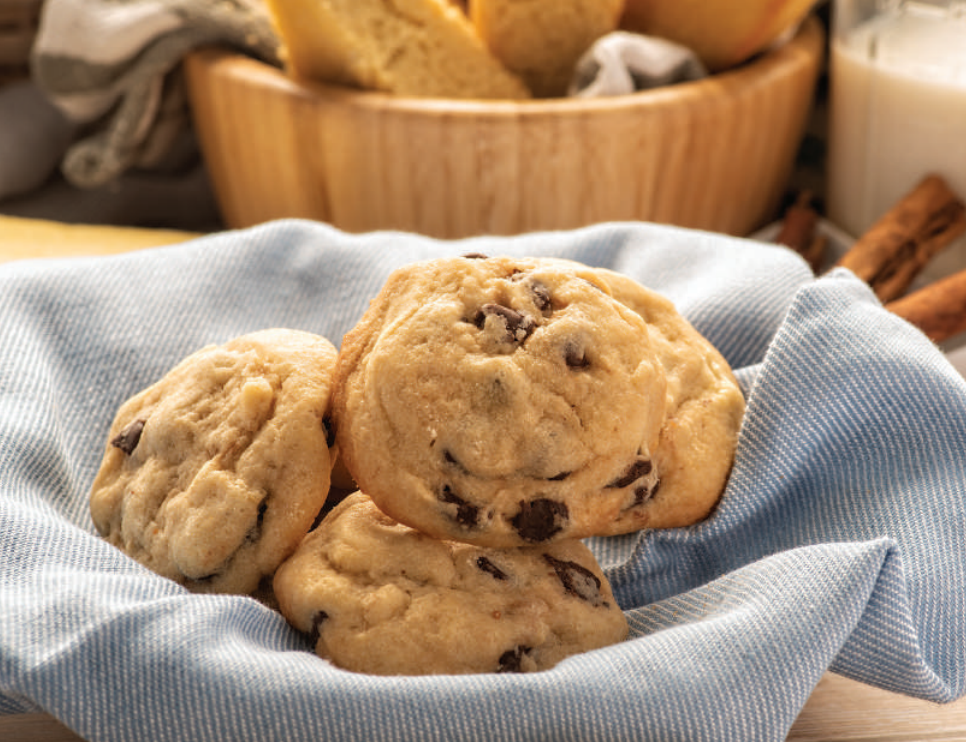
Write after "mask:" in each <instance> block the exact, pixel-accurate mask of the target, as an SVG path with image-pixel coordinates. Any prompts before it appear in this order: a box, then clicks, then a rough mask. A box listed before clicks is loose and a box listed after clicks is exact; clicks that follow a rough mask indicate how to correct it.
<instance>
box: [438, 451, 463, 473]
mask: <svg viewBox="0 0 966 742" xmlns="http://www.w3.org/2000/svg"><path fill="white" fill-rule="evenodd" d="M443 461H445V462H446V463H447V464H449V465H450V466H452V467H453V468H455V469H457V470H459V472H460V473H462V474H468V473H469V472H467V470H466V467H465V466H463V464H461V463H460V460H459V459H457V458H456V457H455V456H454V455H453V452H452V451H450V450H449V449H446V450H445V451H443Z"/></svg>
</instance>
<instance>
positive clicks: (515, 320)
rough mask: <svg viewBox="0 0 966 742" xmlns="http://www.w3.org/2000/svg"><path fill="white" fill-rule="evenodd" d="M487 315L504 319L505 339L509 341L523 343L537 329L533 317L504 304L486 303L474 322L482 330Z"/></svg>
mask: <svg viewBox="0 0 966 742" xmlns="http://www.w3.org/2000/svg"><path fill="white" fill-rule="evenodd" d="M487 317H499V318H500V319H501V320H502V321H503V326H504V328H505V332H506V338H505V340H506V342H508V343H522V342H523V341H524V340H526V339H527V338H528V337H530V335H531V333H532V332H533V331H534V329H536V323H535V322H534V321H533V318H532V317H529V316H527V315H526V314H523V313H522V312H518V311H517V310H515V309H510V307H505V306H503V305H502V304H484V305H483V306H482V307H481V308H480V311H479V312H478V313H477V315H476V318H475V319H474V324H475V325H476V326H477V327H478V328H480V329H481V330H482V329H483V327H484V326H485V325H486V318H487Z"/></svg>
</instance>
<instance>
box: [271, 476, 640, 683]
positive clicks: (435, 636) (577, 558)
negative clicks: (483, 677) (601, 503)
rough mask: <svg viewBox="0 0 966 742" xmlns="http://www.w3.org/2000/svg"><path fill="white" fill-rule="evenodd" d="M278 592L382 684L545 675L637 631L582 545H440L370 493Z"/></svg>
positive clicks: (283, 576)
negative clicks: (433, 677)
mask: <svg viewBox="0 0 966 742" xmlns="http://www.w3.org/2000/svg"><path fill="white" fill-rule="evenodd" d="M274 584H275V594H276V596H277V598H278V602H279V607H280V609H281V611H282V613H283V615H285V617H286V618H287V619H288V621H289V622H290V623H291V624H292V625H293V626H295V627H296V628H297V629H299V630H301V631H303V632H305V633H306V634H309V635H310V636H311V641H312V643H313V646H314V648H315V651H316V653H317V654H319V655H320V656H322V657H325V658H327V659H329V660H331V661H332V662H333V663H334V664H336V665H338V666H340V667H342V668H344V669H348V670H353V671H357V672H366V673H372V674H379V675H421V674H430V673H450V674H451V673H483V672H525V671H533V670H543V669H547V668H550V667H552V666H553V665H555V664H557V663H558V662H560V661H561V660H562V659H564V658H565V657H567V656H569V655H572V654H576V653H578V652H583V651H588V650H592V649H597V648H600V647H604V646H606V645H609V644H613V643H616V642H619V641H622V640H623V639H624V638H625V637H626V636H627V631H628V628H627V622H626V619H625V617H624V614H623V613H622V612H621V610H620V608H619V607H618V606H617V604H616V602H615V601H614V597H613V595H612V593H611V590H610V585H609V584H608V582H607V579H606V578H605V576H604V575H603V573H602V572H601V570H600V567H599V566H598V565H597V562H596V560H595V559H594V557H593V555H592V554H591V552H590V551H589V550H588V549H587V547H586V546H584V545H583V544H582V543H581V542H579V541H571V540H568V541H558V542H556V543H553V544H549V545H546V546H535V547H526V548H519V549H505V550H501V549H487V548H483V547H478V546H473V545H470V544H465V543H460V542H455V541H447V540H438V539H434V538H431V537H429V536H426V535H425V534H422V533H420V532H419V531H416V530H414V529H412V528H408V527H407V526H403V525H401V524H399V523H397V522H396V521H394V520H393V519H391V518H389V517H388V516H387V515H385V514H384V513H382V512H381V511H380V510H379V509H378V508H376V506H375V505H374V504H373V502H372V500H371V499H370V498H369V497H367V496H366V495H364V494H362V493H361V492H357V493H354V494H352V495H349V496H348V497H347V498H346V499H345V500H343V501H342V502H341V503H340V504H339V505H337V506H336V507H335V509H334V510H332V512H330V513H329V514H328V515H327V516H326V518H325V519H324V520H323V521H322V522H321V524H320V525H319V526H318V528H316V529H315V530H314V531H312V532H311V533H310V534H309V535H308V536H307V537H306V538H305V540H304V541H303V542H302V544H301V545H300V546H299V548H298V550H297V551H296V553H295V554H294V555H293V556H292V557H290V558H289V559H288V560H286V562H285V563H284V564H282V566H281V567H280V568H279V569H278V572H277V573H276V575H275V583H274Z"/></svg>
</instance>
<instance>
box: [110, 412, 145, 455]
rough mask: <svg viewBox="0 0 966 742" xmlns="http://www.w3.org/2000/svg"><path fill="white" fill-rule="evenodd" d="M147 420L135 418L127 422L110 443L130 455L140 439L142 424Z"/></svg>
mask: <svg viewBox="0 0 966 742" xmlns="http://www.w3.org/2000/svg"><path fill="white" fill-rule="evenodd" d="M146 422H147V420H143V419H137V420H135V421H134V422H132V423H129V424H128V425H127V427H126V428H124V430H122V431H121V432H120V433H119V434H118V435H117V437H115V438H114V439H113V440H112V441H111V445H112V446H114V447H115V448H120V449H121V450H122V451H124V453H125V454H127V455H128V456H130V455H131V454H132V453H134V449H135V448H137V447H138V443H139V442H140V441H141V432H142V431H143V430H144V424H145V423H146Z"/></svg>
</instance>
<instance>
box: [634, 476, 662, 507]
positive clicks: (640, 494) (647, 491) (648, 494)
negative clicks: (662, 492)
mask: <svg viewBox="0 0 966 742" xmlns="http://www.w3.org/2000/svg"><path fill="white" fill-rule="evenodd" d="M660 487H661V480H660V479H658V480H657V481H656V482H655V483H654V484H653V485H652V486H650V487H643V486H642V487H638V488H637V489H636V490H634V504H633V505H631V507H633V508H636V507H637V506H638V505H643V504H644V503H645V502H648V501H649V500H651V499H653V497H654V495H656V494H657V491H658V489H659V488H660Z"/></svg>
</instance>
